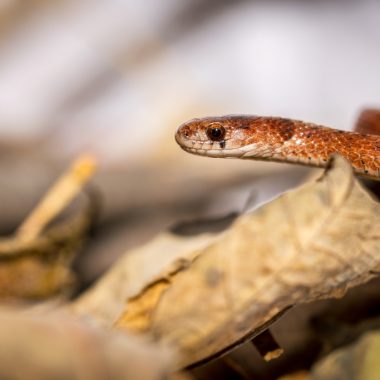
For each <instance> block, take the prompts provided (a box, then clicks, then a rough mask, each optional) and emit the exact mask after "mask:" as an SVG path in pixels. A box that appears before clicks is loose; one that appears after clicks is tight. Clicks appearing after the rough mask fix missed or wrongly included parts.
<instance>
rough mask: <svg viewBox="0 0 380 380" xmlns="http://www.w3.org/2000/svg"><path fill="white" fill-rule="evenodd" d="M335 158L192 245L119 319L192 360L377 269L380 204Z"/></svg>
mask: <svg viewBox="0 0 380 380" xmlns="http://www.w3.org/2000/svg"><path fill="white" fill-rule="evenodd" d="M332 166H333V168H332V169H331V170H328V171H327V172H326V174H325V175H324V177H323V178H322V179H320V180H318V181H316V182H313V183H309V184H306V185H304V186H303V187H301V188H299V189H297V190H294V191H292V192H288V193H286V194H284V195H282V196H280V197H279V198H278V199H276V200H274V201H273V202H271V203H270V204H267V205H265V206H264V207H262V208H260V209H258V210H257V211H256V212H254V213H251V214H247V215H243V216H241V217H239V218H238V219H237V220H236V222H235V223H234V224H233V225H232V227H231V228H230V229H228V230H227V231H225V232H224V233H222V234H221V235H220V236H218V237H217V238H216V239H215V241H214V242H213V243H211V244H210V245H209V246H207V247H206V248H204V249H203V250H201V251H196V252H192V254H193V257H194V259H193V262H192V263H191V265H188V266H187V267H184V268H182V270H179V271H177V272H175V273H173V274H172V275H171V276H168V273H167V272H165V275H164V276H162V277H161V278H158V279H157V280H156V281H153V282H151V283H150V284H149V285H148V286H147V287H146V288H145V290H143V291H142V292H141V293H140V294H138V295H136V296H135V297H133V298H132V299H131V300H130V301H129V303H128V304H127V306H126V308H125V311H124V312H123V313H122V314H121V316H120V318H119V320H118V322H117V324H116V327H118V328H121V329H126V330H131V331H134V332H139V333H149V334H151V335H152V336H154V337H155V338H156V339H158V340H160V341H163V342H165V343H168V344H170V345H172V346H174V347H175V348H176V349H177V350H178V352H179V353H180V354H181V358H180V362H179V365H180V366H181V367H186V366H193V365H195V364H197V363H200V362H202V361H205V360H208V359H210V358H212V357H215V356H216V355H219V354H221V353H223V352H225V351H227V350H229V349H231V348H233V347H234V346H236V345H237V344H239V343H242V342H244V341H245V340H247V339H251V338H252V337H254V336H256V335H257V334H259V333H260V332H262V331H263V330H264V329H265V328H266V327H268V326H269V325H270V323H272V321H273V320H274V319H276V318H278V317H279V315H280V314H281V313H282V312H284V311H286V310H287V309H288V308H290V307H292V306H293V305H295V304H297V303H304V302H311V301H313V300H316V299H321V298H329V297H339V296H342V295H343V294H344V293H345V291H346V290H347V289H348V288H349V287H352V286H354V285H357V284H360V283H363V282H365V281H367V280H369V279H370V278H372V277H373V276H374V272H373V271H375V270H376V269H377V268H378V267H379V264H380V232H379V231H380V228H379V227H380V204H379V203H377V202H375V201H374V200H373V199H372V198H371V197H370V196H369V195H368V193H366V191H365V190H364V189H363V188H362V187H361V186H360V184H359V183H358V182H357V180H356V179H355V178H354V177H353V175H352V170H351V167H350V166H349V165H348V164H347V163H346V162H345V161H344V160H343V159H342V158H340V157H336V158H335V160H334V161H333V164H332ZM187 256H188V257H191V253H189V254H188V255H187ZM163 283H165V286H162V285H163ZM154 287H158V291H155V290H154ZM152 296H153V298H152ZM147 306H148V308H147ZM142 318H143V320H141V319H142Z"/></svg>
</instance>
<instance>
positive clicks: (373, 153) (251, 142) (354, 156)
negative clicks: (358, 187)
mask: <svg viewBox="0 0 380 380" xmlns="http://www.w3.org/2000/svg"><path fill="white" fill-rule="evenodd" d="M175 138H176V141H177V143H178V144H179V145H180V146H181V148H183V149H184V150H186V151H187V152H190V153H193V154H197V155H201V156H208V157H235V158H244V159H256V160H268V161H279V162H289V163H298V164H303V165H310V166H317V167H324V166H326V163H327V161H328V159H329V157H330V156H331V155H332V154H334V153H338V154H340V155H341V156H343V157H344V158H346V160H348V161H349V162H350V163H351V165H352V167H353V169H354V171H355V172H356V173H357V174H359V175H362V176H365V177H370V178H373V179H377V180H380V136H379V135H371V134H362V133H355V132H346V131H340V130H337V129H332V128H328V127H323V126H320V125H316V124H312V123H305V122H302V121H298V120H290V119H284V118H279V117H259V116H244V115H231V116H221V117H206V118H202V119H192V120H190V121H188V122H186V123H184V124H182V125H181V126H180V127H179V128H178V130H177V133H176V136H175Z"/></svg>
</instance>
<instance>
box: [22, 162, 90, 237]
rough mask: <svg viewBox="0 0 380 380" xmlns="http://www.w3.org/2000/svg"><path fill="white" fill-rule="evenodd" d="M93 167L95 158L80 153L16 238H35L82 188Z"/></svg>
mask: <svg viewBox="0 0 380 380" xmlns="http://www.w3.org/2000/svg"><path fill="white" fill-rule="evenodd" d="M95 169H96V160H95V158H94V157H93V156H90V155H82V156H80V157H79V158H78V159H76V160H75V161H74V163H73V164H72V166H71V167H70V168H69V170H68V171H67V172H66V173H64V174H63V175H62V176H61V177H60V178H59V179H58V181H57V182H56V183H55V184H54V185H53V186H52V187H51V188H50V190H49V191H48V193H47V194H46V195H45V196H44V198H43V199H42V200H41V201H40V202H39V203H38V204H37V206H36V207H35V208H34V210H33V211H32V212H31V214H30V215H29V216H28V217H27V218H26V219H25V220H24V222H23V223H22V224H21V226H20V227H19V228H18V230H17V232H16V235H17V238H19V239H21V240H23V241H31V240H33V239H35V238H36V237H37V236H38V235H39V234H40V233H41V231H42V230H43V229H44V228H45V227H46V226H47V225H48V224H49V222H50V221H51V220H52V219H53V218H54V217H56V216H57V215H58V214H59V213H60V212H61V211H62V210H63V209H64V208H65V207H66V206H67V205H68V204H69V203H70V202H71V201H72V200H73V199H74V198H75V196H76V195H77V194H78V193H79V192H80V191H81V190H82V188H83V186H84V185H85V184H86V183H87V182H88V181H89V179H90V178H91V177H92V175H93V173H94V171H95Z"/></svg>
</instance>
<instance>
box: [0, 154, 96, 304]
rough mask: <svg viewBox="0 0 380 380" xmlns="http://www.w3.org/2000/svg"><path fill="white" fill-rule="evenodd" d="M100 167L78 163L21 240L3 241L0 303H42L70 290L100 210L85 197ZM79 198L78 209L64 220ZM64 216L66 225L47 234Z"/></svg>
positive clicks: (37, 212) (18, 237)
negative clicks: (77, 254) (76, 260)
mask: <svg viewBox="0 0 380 380" xmlns="http://www.w3.org/2000/svg"><path fill="white" fill-rule="evenodd" d="M95 166H96V165H95V160H94V159H93V158H92V157H90V156H82V157H79V158H78V159H77V160H76V161H75V162H74V164H73V165H72V166H71V168H69V169H68V171H67V172H66V173H64V175H62V176H61V178H59V180H58V181H57V182H56V183H55V185H54V186H53V187H52V188H51V189H50V190H49V191H48V193H47V194H46V195H45V197H44V198H43V199H42V200H41V202H40V203H39V204H38V205H37V207H35V209H34V210H33V211H32V213H31V214H30V215H29V217H27V218H26V219H25V221H24V222H23V223H22V225H21V226H20V228H19V229H18V230H17V232H16V234H15V235H14V236H11V237H8V238H1V239H0V300H2V301H4V300H7V301H8V300H12V301H13V300H26V299H40V298H45V297H48V296H51V295H55V294H57V293H60V294H63V293H67V292H68V291H69V290H71V288H72V285H73V282H74V275H73V273H72V271H71V269H70V263H71V261H72V259H73V257H74V254H75V252H76V251H77V250H78V249H79V248H80V246H81V244H82V242H83V240H84V238H85V236H86V233H87V232H88V230H89V228H90V226H91V224H92V222H93V218H94V209H95V207H94V202H93V199H92V198H91V197H88V196H84V194H83V193H81V191H82V188H83V186H84V185H85V184H86V182H87V181H88V180H89V179H90V178H91V176H92V174H93V172H94V170H95ZM78 195H81V197H78ZM75 197H77V198H78V199H77V203H75V204H74V205H72V206H75V207H72V208H73V209H72V210H70V212H67V213H66V215H64V216H62V215H61V214H62V212H63V211H64V210H66V211H67V208H68V206H69V205H70V204H71V203H72V200H73V199H74V198H75ZM59 216H61V219H62V220H61V221H59V222H57V223H56V224H55V225H54V226H51V227H49V228H47V226H49V225H50V223H51V222H52V221H53V220H54V219H57V217H59Z"/></svg>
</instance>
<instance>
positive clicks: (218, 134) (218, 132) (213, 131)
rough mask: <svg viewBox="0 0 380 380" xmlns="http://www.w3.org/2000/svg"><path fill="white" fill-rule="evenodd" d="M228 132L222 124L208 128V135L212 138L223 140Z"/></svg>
mask: <svg viewBox="0 0 380 380" xmlns="http://www.w3.org/2000/svg"><path fill="white" fill-rule="evenodd" d="M225 134H226V131H225V129H224V128H223V127H222V126H218V127H211V126H210V127H209V128H207V136H208V138H209V139H210V140H213V141H221V140H223V139H224V136H225Z"/></svg>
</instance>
